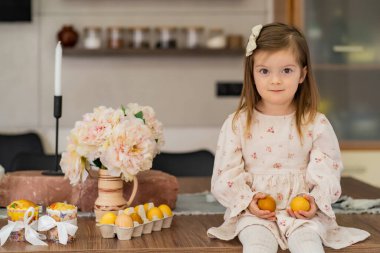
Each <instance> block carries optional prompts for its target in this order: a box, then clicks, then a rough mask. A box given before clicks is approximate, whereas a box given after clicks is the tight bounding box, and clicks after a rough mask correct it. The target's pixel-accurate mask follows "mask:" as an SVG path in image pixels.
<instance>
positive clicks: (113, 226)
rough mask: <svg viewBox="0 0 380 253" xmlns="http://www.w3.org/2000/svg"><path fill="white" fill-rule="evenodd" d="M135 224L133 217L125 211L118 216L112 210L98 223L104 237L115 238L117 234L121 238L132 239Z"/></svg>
mask: <svg viewBox="0 0 380 253" xmlns="http://www.w3.org/2000/svg"><path fill="white" fill-rule="evenodd" d="M137 224H139V223H137ZM135 225H136V223H135V222H134V221H133V219H132V217H131V216H130V215H128V214H126V213H124V212H123V211H120V212H119V214H118V215H117V216H116V215H115V214H114V213H111V212H109V213H106V214H104V215H103V216H102V217H101V219H100V223H99V224H97V226H98V227H99V230H100V233H101V235H102V237H103V238H114V237H115V235H116V236H117V238H118V239H119V240H130V239H131V238H132V234H133V232H135Z"/></svg>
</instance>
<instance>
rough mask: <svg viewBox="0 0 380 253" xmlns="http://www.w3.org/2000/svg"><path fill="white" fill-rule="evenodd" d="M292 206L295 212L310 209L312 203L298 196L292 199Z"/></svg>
mask: <svg viewBox="0 0 380 253" xmlns="http://www.w3.org/2000/svg"><path fill="white" fill-rule="evenodd" d="M290 208H291V209H292V210H293V212H298V211H309V210H310V203H309V201H308V200H307V199H306V198H304V197H302V196H297V197H295V198H293V199H292V202H290Z"/></svg>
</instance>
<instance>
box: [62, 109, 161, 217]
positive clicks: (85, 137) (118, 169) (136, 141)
mask: <svg viewBox="0 0 380 253" xmlns="http://www.w3.org/2000/svg"><path fill="white" fill-rule="evenodd" d="M163 144H164V139H163V132H162V124H161V122H159V121H158V120H157V119H156V117H155V113H154V111H153V109H152V108H151V107H149V106H140V105H138V104H135V103H130V104H128V105H127V106H126V107H121V108H119V109H113V108H107V107H104V106H100V107H97V108H95V109H94V111H93V112H92V113H87V114H85V115H84V116H83V119H82V120H81V121H77V122H76V123H75V127H74V128H73V129H72V130H71V131H70V134H69V136H68V146H67V150H66V152H63V153H62V158H61V162H60V165H61V168H62V171H63V173H65V177H66V178H69V180H70V183H71V184H72V185H76V184H78V183H79V182H83V181H85V180H86V178H87V177H88V175H89V171H90V170H99V169H100V171H99V172H102V173H99V175H101V174H102V175H104V174H107V176H108V178H107V182H110V181H112V180H111V179H110V177H118V178H121V180H124V181H127V182H128V181H132V180H134V183H135V182H137V181H135V180H136V177H135V176H136V175H137V174H138V173H139V172H140V171H145V170H149V169H150V168H151V167H152V161H153V158H154V157H155V156H156V155H157V154H158V153H159V152H160V149H161V147H162V146H163ZM135 185H136V184H135ZM104 187H106V186H105V185H103V184H102V185H101V181H100V180H99V193H100V188H104ZM121 188H122V181H121ZM111 189H114V190H115V191H116V190H117V191H120V187H119V186H113V187H111ZM115 191H114V192H112V191H111V192H110V191H105V192H108V196H104V200H106V202H107V201H112V198H113V197H115ZM118 195H120V194H119V193H118ZM121 195H122V192H121ZM132 195H133V194H132ZM121 197H122V196H121ZM98 200H99V197H98ZM98 200H97V202H99V201H98ZM130 201H131V200H130ZM97 202H95V210H96V209H102V210H104V211H107V209H110V210H112V211H116V210H113V209H115V208H116V209H123V208H125V207H126V206H127V205H125V204H122V203H114V205H111V206H108V205H109V204H107V203H105V204H104V203H103V204H104V205H103V206H102V204H100V203H98V204H97ZM129 204H130V203H129Z"/></svg>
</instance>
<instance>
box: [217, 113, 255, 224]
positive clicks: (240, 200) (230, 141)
mask: <svg viewBox="0 0 380 253" xmlns="http://www.w3.org/2000/svg"><path fill="white" fill-rule="evenodd" d="M232 119H233V115H230V116H229V117H228V118H227V120H226V121H225V122H224V124H223V127H222V129H221V131H220V135H219V140H218V144H217V150H216V154H215V162H214V170H213V175H212V179H211V192H212V194H213V195H214V196H215V198H216V199H217V200H218V201H219V202H220V203H221V204H222V205H223V206H225V207H226V208H227V212H226V216H227V217H228V216H229V218H232V217H235V216H237V215H238V214H239V213H240V212H242V211H243V210H245V209H246V208H247V207H248V205H249V204H250V202H251V201H252V198H253V196H254V192H252V191H251V187H250V185H252V176H251V174H250V173H248V172H246V171H245V169H244V160H243V155H242V145H241V138H242V133H243V131H244V130H243V129H242V128H241V124H240V120H237V122H236V124H235V125H234V126H232ZM233 128H234V129H235V132H234V131H233Z"/></svg>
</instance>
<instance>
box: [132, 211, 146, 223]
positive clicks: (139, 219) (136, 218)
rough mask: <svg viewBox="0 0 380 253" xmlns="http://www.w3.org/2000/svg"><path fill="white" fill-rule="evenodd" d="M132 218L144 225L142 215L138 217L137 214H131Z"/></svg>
mask: <svg viewBox="0 0 380 253" xmlns="http://www.w3.org/2000/svg"><path fill="white" fill-rule="evenodd" d="M130 216H131V218H132V220H133V221H136V222H138V223H139V224H143V223H144V222H143V220H142V219H141V217H140V215H138V214H137V213H131V214H130Z"/></svg>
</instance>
